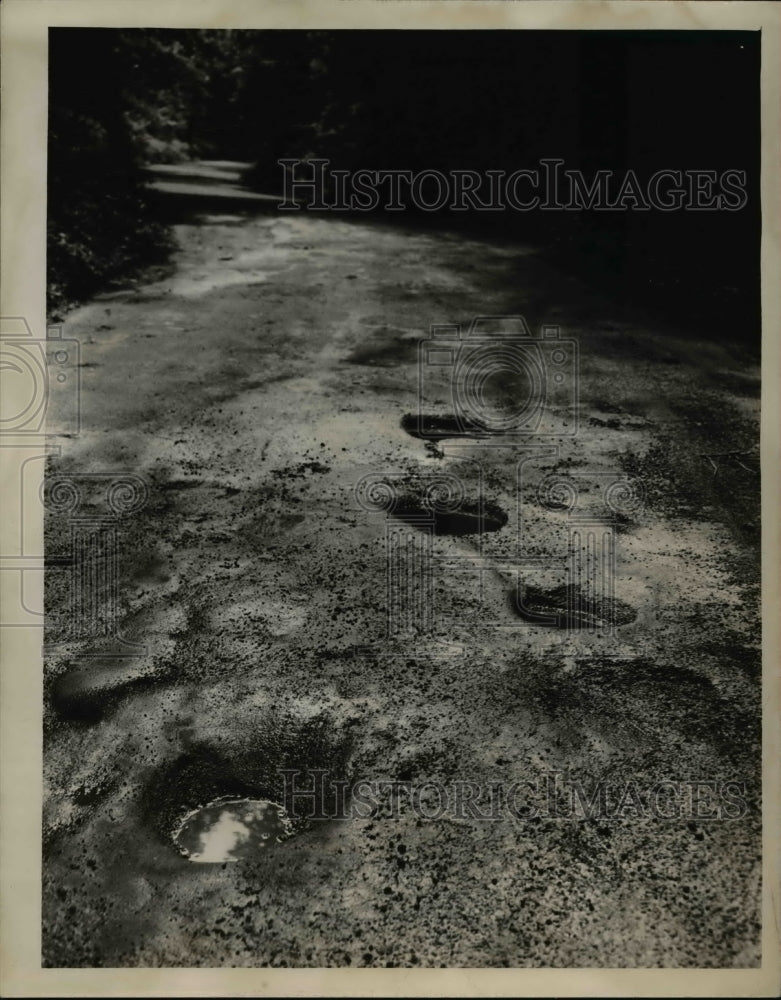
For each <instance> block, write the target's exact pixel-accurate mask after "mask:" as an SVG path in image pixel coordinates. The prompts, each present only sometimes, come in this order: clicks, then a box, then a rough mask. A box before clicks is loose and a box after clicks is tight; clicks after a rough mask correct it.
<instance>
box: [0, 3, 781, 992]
mask: <svg viewBox="0 0 781 1000" xmlns="http://www.w3.org/2000/svg"><path fill="white" fill-rule="evenodd" d="M64 6H65V7H66V8H67V6H68V4H64ZM108 6H110V5H108ZM262 6H263V5H262V4H261V5H259V7H262ZM346 6H350V7H351V9H355V8H356V7H361V6H363V5H362V4H353V5H346ZM366 6H367V7H368V6H377V5H369V4H367V5H366ZM379 6H381V7H382V8H383V11H384V17H383V19H382V20H381V21H380V22H378V24H380V25H381V26H378V27H366V26H358V27H350V28H348V27H341V26H338V25H339V24H340V23H341V22H339V21H338V20H335V21H334V25H335V26H330V25H327V26H319V25H318V24H317V23H316V22H313V25H307V24H306V23H304V24H302V25H300V26H297V27H285V26H280V24H279V23H277V22H275V23H274V26H273V27H254V28H253V27H247V26H245V25H244V24H242V23H241V22H238V21H237V23H236V25H235V26H231V25H230V24H228V23H224V24H223V23H222V22H220V26H218V27H215V26H214V25H215V24H216V23H218V22H217V21H213V20H209V19H208V18H204V22H203V26H201V27H185V26H180V27H177V26H175V25H174V24H171V25H169V26H153V25H152V24H150V25H149V26H135V27H133V26H125V25H124V24H123V23H122V22H121V21H120V22H119V23H117V24H111V23H110V22H106V23H103V22H102V21H101V20H100V18H99V17H96V18H95V21H94V23H93V22H88V21H85V22H83V23H74V24H68V25H62V24H56V25H51V26H49V27H48V29H47V33H46V112H45V113H46V151H45V157H46V159H45V167H44V165H43V164H42V165H41V169H42V170H43V169H45V191H46V205H45V234H44V233H43V232H40V233H38V234H37V235H36V236H35V239H36V240H38V241H39V242H40V244H41V254H42V267H43V249H42V248H43V242H44V240H45V297H46V303H45V326H44V327H43V328H40V325H38V326H36V323H35V322H33V320H32V317H31V315H21V314H20V311H19V310H16V311H14V310H13V309H12V310H10V311H9V310H8V309H7V308H6V307H5V305H4V308H3V313H2V339H1V340H0V348H1V349H2V355H3V364H2V368H3V372H2V375H3V379H4V381H5V380H6V379H7V380H8V382H9V383H11V382H15V383H16V386H17V388H18V387H19V386H20V385H22V383H24V385H27V386H29V387H30V388H29V389H28V390H27V392H26V395H25V393H22V394H21V396H19V395H12V396H9V397H8V399H7V405H4V406H3V414H2V420H3V423H2V440H0V447H2V446H3V445H6V446H7V448H6V449H5V450H4V454H3V458H4V461H6V463H8V462H10V461H13V462H15V463H16V464H15V465H14V466H13V468H12V472H13V474H14V475H15V476H16V479H15V480H14V496H15V497H16V500H15V501H14V503H15V504H16V507H17V508H18V513H19V516H20V519H21V520H20V528H19V539H18V541H16V542H14V545H15V548H14V547H13V546H11V548H12V549H13V551H11V550H10V549H9V553H8V555H9V558H8V559H5V556H6V552H4V554H3V555H4V561H3V563H2V568H3V569H4V570H5V571H6V572H4V573H3V574H2V575H3V577H4V583H5V585H6V586H7V590H6V593H10V594H11V595H12V599H11V600H5V599H4V600H5V605H6V606H5V609H4V613H3V614H4V618H3V624H4V625H6V624H8V625H9V628H8V630H7V632H12V631H14V632H15V633H16V634H20V631H19V630H20V629H24V628H27V629H30V630H32V629H37V630H38V634H39V637H38V642H39V647H40V649H41V657H42V667H41V673H40V675H39V680H38V682H37V688H36V690H37V695H36V698H37V699H38V701H39V713H40V724H39V727H38V732H32V734H31V737H30V739H31V740H37V739H39V738H40V740H41V741H42V753H41V757H40V760H39V764H38V769H39V770H40V771H41V773H42V791H41V803H40V810H39V811H38V812H37V816H38V819H37V823H38V825H39V828H40V836H41V842H40V865H41V869H40V883H39V885H38V888H37V890H36V892H37V894H38V896H37V899H39V901H40V904H39V909H38V911H37V912H38V914H39V917H38V919H39V925H38V926H39V934H40V967H41V969H42V970H61V971H62V970H77V969H78V970H96V969H100V970H115V971H116V970H143V969H157V970H166V969H178V970H182V969H186V970H204V969H220V970H226V971H227V970H234V969H235V970H240V969H244V970H278V969H282V970H318V969H319V970H421V972H422V971H423V970H460V969H470V970H502V969H503V970H550V969H556V970H577V969H585V970H588V969H592V970H593V969H599V970H624V969H627V970H715V971H718V970H739V971H742V972H743V973H744V974H746V975H749V974H751V973H752V972H753V973H758V972H760V971H762V970H763V969H764V970H766V969H767V968H768V963H772V962H775V961H777V959H776V958H774V957H773V956H774V954H775V952H776V951H777V949H778V928H777V926H776V928H775V930H774V931H772V928H769V927H768V925H767V917H765V919H764V921H763V909H762V905H763V800H764V798H766V796H767V785H766V786H765V795H764V796H763V766H762V762H763V618H764V619H765V627H766V628H767V621H766V619H767V616H768V603H767V594H765V595H764V596H765V604H764V607H765V614H764V616H763V576H762V568H763V554H764V558H765V560H766V561H767V558H768V553H769V551H771V550H769V548H768V547H769V546H770V545H771V544H772V545H774V544H775V543H776V542H777V531H776V528H773V527H770V528H769V527H768V524H767V520H766V521H765V522H764V523H763V508H762V490H763V485H764V484H765V483H766V479H767V476H768V469H767V467H766V466H765V463H764V460H762V461H761V453H760V423H761V419H762V416H763V415H762V410H763V408H764V407H765V405H766V402H767V400H768V398H769V395H770V389H772V390H773V391H775V389H776V384H775V382H774V383H773V384H772V386H769V384H768V383H767V382H766V381H765V378H766V377H767V376H765V378H763V368H762V364H763V354H765V353H766V350H767V348H766V345H767V342H768V338H769V337H770V338H771V339H774V340H777V338H778V330H777V329H773V330H770V331H769V332H768V312H767V306H766V304H765V302H766V300H765V299H763V295H765V294H766V293H767V289H766V283H767V281H768V274H767V272H766V271H765V272H764V274H763V270H762V261H763V258H762V256H761V253H762V252H763V251H762V246H763V245H762V236H763V232H764V233H767V232H768V231H770V229H772V228H773V227H776V228H775V230H774V231H775V232H776V234H777V232H778V230H777V224H778V219H777V218H772V217H769V215H768V211H767V207H766V205H763V195H762V192H763V187H762V185H763V177H766V172H767V171H768V170H769V169H772V170H775V169H776V164H775V163H770V162H768V161H767V159H766V158H765V157H764V156H763V152H762V149H763V147H762V141H763V119H762V87H761V80H762V79H764V78H763V77H762V76H761V74H762V72H763V71H765V72H766V67H765V63H764V62H763V59H764V55H763V42H762V38H763V31H762V30H759V29H758V28H757V27H756V26H754V25H752V24H750V23H749V24H747V25H746V26H745V27H743V26H739V27H721V28H718V29H714V28H713V27H706V26H704V25H701V24H699V25H698V23H697V19H696V17H695V16H694V15H693V16H692V18H691V19H690V23H688V24H687V26H686V27H680V25H679V26H675V27H667V26H665V25H666V23H667V22H666V21H665V20H664V18H660V22H659V24H660V26H659V27H654V28H649V27H647V26H644V22H643V21H642V19H641V20H640V21H639V25H638V24H637V23H634V24H633V23H632V21H631V18H629V17H628V18H627V19H623V20H622V19H620V18H617V19H616V23H615V24H614V25H613V26H612V27H611V28H610V30H607V29H604V28H600V27H598V26H597V27H594V28H589V29H586V28H577V27H575V28H573V27H568V26H567V25H566V23H565V22H562V21H560V20H559V21H557V20H556V18H555V17H554V14H555V8H556V6H557V5H556V4H548V5H544V6H545V9H546V11H549V13H550V16H549V17H548V18H547V19H546V18H545V17H542V18H541V20H540V23H539V26H536V27H519V28H496V27H491V26H490V25H491V23H492V22H490V21H489V22H488V23H487V24H486V25H482V24H480V23H478V22H477V20H475V19H474V17H470V16H469V15H468V14H464V16H463V18H462V20H461V21H460V22H458V23H455V22H454V23H453V25H452V26H449V25H448V23H447V22H446V21H445V20H440V21H438V22H437V23H436V25H433V24H429V23H428V22H427V21H426V20H425V19H424V18H423V17H416V9H417V8H416V5H414V4H406V5H402V4H398V5H393V4H390V3H389V4H383V5H379ZM422 6H425V7H426V9H427V10H428V9H429V8H430V7H432V6H441V7H445V6H447V5H445V4H442V5H422ZM453 6H454V7H458V8H459V10H460V9H461V8H468V7H469V8H473V9H474V10H473V13H474V15H475V16H476V13H477V9H478V8H483V9H485V10H486V11H487V12H489V13H490V9H493V10H494V11H498V9H499V8H504V7H508V8H509V7H513V6H521V7H522V6H523V5H512V4H508V5H482V4H474V5H471V4H463V5H453ZM562 6H563V5H562ZM583 6H584V7H585V6H588V5H583ZM613 6H615V7H616V8H620V9H621V10H624V9H626V8H628V7H632V6H636V7H638V8H644V9H647V7H648V5H643V4H638V5H632V4H625V5H621V4H618V5H613ZM653 6H655V7H657V8H660V9H661V10H662V11H664V10H665V9H669V8H672V7H675V6H676V5H673V4H667V3H660V4H656V5H653ZM685 6H688V7H691V8H696V7H697V6H698V5H697V4H690V5H685ZM701 6H702V7H703V8H709V7H711V6H715V5H709V4H702V5H701ZM721 6H722V7H726V8H734V7H738V6H740V5H738V4H726V5H721ZM744 6H746V7H756V6H759V7H762V6H763V5H751V4H748V5H744ZM766 6H767V5H766ZM162 7H165V4H164V3H163V4H162ZM391 7H395V8H396V9H397V11H398V17H399V22H398V24H394V22H393V15H392V14H391V12H390V8H391ZM402 18H403V19H404V20H403V22H402ZM130 23H131V22H128V24H130ZM671 23H677V22H671ZM777 27H778V26H777V25H776V27H775V29H772V30H777ZM763 171H764V173H763ZM775 176H776V180H777V174H776V175H775ZM777 278H778V275H777V274H776V275H775V276H773V277H771V278H770V280H771V282H772V283H773V284H774V286H775V285H777ZM43 280H44V272H43V271H42V274H41V281H42V282H43ZM40 287H41V293H43V284H41V286H40ZM43 308H44V307H43V302H42V301H41V316H43ZM763 323H764V331H763ZM763 333H764V338H765V339H764V342H763ZM763 343H764V345H765V346H764V347H763ZM775 356H776V357H777V355H775ZM764 360H765V363H767V356H765V358H764ZM773 376H774V377H776V381H777V372H774V373H773ZM19 398H22V399H23V403H22V405H21V406H19V405H17V400H18V399H19ZM760 401H762V406H760ZM768 405H773V406H774V405H775V403H772V404H768ZM765 426H767V425H765ZM764 433H765V432H763V434H764ZM762 440H763V442H765V443H766V441H767V438H766V437H763V439H762ZM22 446H25V447H27V446H29V447H31V448H32V449H33V451H31V452H29V454H28V452H24V456H25V457H24V459H22V455H23V452H22V451H21V450H19V449H20V448H21V447H22ZM14 449H16V450H14ZM776 450H777V449H776ZM763 454H766V452H763ZM770 475H771V478H773V477H775V478H777V469H773V468H771V470H770ZM9 495H10V493H9ZM764 513H765V518H766V519H767V518H768V511H767V508H765V512H764ZM772 518H775V519H776V520H777V519H778V511H777V510H775V511H774V512H773V513H772ZM772 518H771V519H772ZM36 519H38V521H39V522H40V524H41V525H42V536H41V540H40V542H38V543H35V542H34V541H33V540H32V539H33V537H34V534H33V532H34V528H35V524H36V523H37V522H36ZM36 545H37V547H36ZM38 549H40V552H39V551H38ZM776 557H777V553H775V554H774V555H773V559H774V560H776V561H777V559H776ZM14 573H15V574H16V575H15V576H13V578H12V576H11V574H14ZM765 586H767V583H766V584H765ZM12 604H13V606H11V605H12ZM13 626H16V629H14V628H13ZM3 631H4V632H6V629H4V630H3ZM768 634H769V633H767V632H765V646H766V647H767V636H768ZM767 664H768V657H767V652H766V654H765V671H766V672H767V670H768V666H767ZM29 669H33V668H32V667H30V668H29ZM772 669H773V670H774V671H775V670H777V662H776V664H775V667H773V668H772ZM766 683H767V675H766ZM766 698H767V695H766ZM776 708H777V706H775V705H774V704H773V705H771V706H770V711H771V712H775V710H776ZM767 710H768V709H767V708H766V711H767ZM772 790H773V791H774V792H775V791H777V789H775V786H773V789H772ZM36 809H38V806H37V805H36ZM767 823H768V818H767V815H766V816H765V834H766V835H767V830H768V827H767ZM766 849H767V848H766ZM773 850H776V848H773ZM765 860H766V859H765ZM764 888H765V890H766V891H767V890H768V889H770V890H772V884H771V885H769V886H768V883H767V878H765V881H764ZM36 906H38V902H37V901H36ZM763 927H764V932H765V936H764V938H763ZM771 931H772V933H771ZM768 934H770V937H769V938H768ZM763 942H764V945H763ZM768 942H769V943H770V949H771V951H772V952H773V954H769V953H768V951H767V949H768ZM367 981H368V980H367ZM411 981H414V979H413V980H411ZM748 981H749V980H748V979H747V980H746V982H748ZM57 982H58V980H57V979H56V978H53V979H52V980H51V983H55V984H56V983H57ZM128 982H131V983H132V980H128ZM519 982H520V980H519ZM710 982H711V983H717V982H718V980H715V979H712V980H710ZM734 982H738V980H737V979H736V980H734ZM776 985H777V984H776ZM56 988H57V987H56V986H55V987H52V989H56ZM131 988H132V987H131ZM631 989H633V990H635V995H644V994H643V992H642V989H643V988H642V985H640V984H639V981H638V985H637V986H635V987H632V988H631ZM714 989H715V991H716V992H718V986H715V987H714ZM9 995H11V994H9ZM13 995H22V994H13ZM48 995H55V994H54V993H51V994H48ZM137 995H143V993H139V994H137ZM178 995H185V994H184V993H182V994H178ZM224 995H227V994H224ZM256 995H257V994H256ZM387 995H390V994H387ZM393 995H400V994H393ZM464 995H466V993H465V994H464ZM539 995H541V994H539ZM570 995H574V993H572V994H570ZM625 995H630V993H629V992H627V993H626V994H625ZM658 995H661V994H658ZM711 995H713V994H711Z"/></svg>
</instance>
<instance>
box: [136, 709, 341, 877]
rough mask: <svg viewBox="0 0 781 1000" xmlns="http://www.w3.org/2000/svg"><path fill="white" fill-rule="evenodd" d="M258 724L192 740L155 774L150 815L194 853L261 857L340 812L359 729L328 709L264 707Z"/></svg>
mask: <svg viewBox="0 0 781 1000" xmlns="http://www.w3.org/2000/svg"><path fill="white" fill-rule="evenodd" d="M257 725H258V728H257V730H255V731H254V732H253V733H251V734H248V735H247V736H246V737H243V738H242V737H238V736H237V735H236V734H226V736H225V738H224V739H221V740H220V741H219V743H217V742H216V741H215V742H214V743H200V744H190V745H189V746H188V748H187V751H186V752H185V753H184V754H182V755H181V756H179V757H178V758H176V759H174V760H170V761H167V762H165V763H163V764H161V765H160V766H159V767H158V768H157V769H156V770H155V771H154V773H153V774H152V775H150V778H149V780H148V782H147V784H146V787H145V789H144V792H143V796H142V802H141V808H142V814H143V816H144V818H145V821H146V822H147V823H148V824H149V825H150V826H151V827H153V828H154V829H156V831H157V833H158V836H159V837H160V839H161V840H162V841H164V842H165V843H167V844H169V845H171V846H172V847H174V848H175V849H177V850H178V851H179V852H180V853H181V854H183V855H184V856H185V857H188V858H189V859H190V860H191V861H200V862H206V861H217V860H222V861H238V860H246V859H247V858H251V857H258V856H259V855H262V854H263V853H265V852H266V851H268V850H269V849H272V848H274V847H276V846H278V845H279V844H281V843H283V842H284V841H285V840H287V839H288V838H289V837H290V836H291V835H292V834H293V833H298V832H300V831H303V830H304V829H306V828H307V827H308V826H309V825H310V823H311V822H312V820H313V819H315V818H328V817H332V816H334V815H336V814H337V812H338V808H337V807H338V804H339V802H340V799H339V795H340V792H339V789H340V787H341V786H343V785H344V782H345V781H346V780H348V778H349V775H348V762H349V759H350V756H351V752H352V745H353V738H352V736H351V735H349V734H348V733H345V732H344V731H343V730H340V729H339V728H338V727H337V726H336V725H335V723H334V720H333V719H331V718H327V717H326V716H325V715H321V714H318V715H315V716H311V717H309V718H296V717H295V716H292V715H287V714H286V713H283V714H281V715H277V714H276V713H273V712H270V711H269V712H263V713H262V714H261V715H259V717H258V719H257Z"/></svg>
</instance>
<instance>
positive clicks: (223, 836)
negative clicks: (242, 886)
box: [173, 798, 293, 863]
mask: <svg viewBox="0 0 781 1000" xmlns="http://www.w3.org/2000/svg"><path fill="white" fill-rule="evenodd" d="M292 836H293V824H292V822H291V820H290V818H289V816H288V814H287V812H286V810H285V809H284V808H283V807H282V806H281V805H279V804H278V803H276V802H271V801H270V800H269V799H225V798H223V799H216V800H215V801H213V802H210V803H209V804H208V805H205V806H201V807H200V808H199V809H194V810H193V811H192V812H190V813H188V814H187V815H186V816H185V817H184V819H183V820H182V823H181V825H180V826H179V829H178V830H177V831H176V833H175V834H174V837H173V839H174V843H175V844H176V846H177V847H178V848H179V850H180V851H181V852H182V854H184V856H185V857H186V858H187V859H188V860H189V861H195V862H200V863H216V862H226V861H243V860H248V859H252V858H256V857H257V856H258V855H259V854H262V853H264V852H265V851H268V850H271V849H272V848H274V847H277V846H278V845H279V844H281V843H282V842H283V841H285V840H287V839H288V838H289V837H292Z"/></svg>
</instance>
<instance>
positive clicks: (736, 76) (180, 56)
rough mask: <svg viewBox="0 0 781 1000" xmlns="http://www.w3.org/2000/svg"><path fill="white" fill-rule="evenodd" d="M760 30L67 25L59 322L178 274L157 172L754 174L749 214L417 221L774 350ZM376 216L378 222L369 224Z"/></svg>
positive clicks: (56, 183)
mask: <svg viewBox="0 0 781 1000" xmlns="http://www.w3.org/2000/svg"><path fill="white" fill-rule="evenodd" d="M759 42H760V36H759V33H758V32H716V31H699V32H647V31H642V32H594V31H590V32H585V31H583V32H574V31H564V32H553V31H534V32H531V31H523V32H522V31H505V32H494V31H470V32H459V31H382V32H379V31H341V32H326V31H316V32H308V31H262V32H251V31H184V30H182V31H180V30H161V29H155V30H138V29H127V30H117V29H74V28H68V29H53V30H52V31H51V32H50V111H49V115H50V117H49V125H50V138H49V233H48V237H49V262H48V263H49V302H50V309H51V311H52V312H54V313H56V312H57V311H62V310H63V309H65V308H67V305H68V304H69V303H71V302H73V301H77V300H79V299H81V298H84V297H86V296H89V295H90V294H92V293H94V292H95V291H96V290H98V289H100V288H103V287H105V286H106V285H108V284H111V283H112V282H116V281H121V280H123V279H125V278H127V276H128V275H130V274H131V273H132V272H133V271H134V270H137V269H138V268H139V267H141V266H144V265H146V264H148V263H151V262H154V261H159V260H163V259H165V256H166V254H167V253H168V252H169V251H170V248H171V245H172V243H171V237H170V233H169V232H168V231H167V229H166V227H165V225H163V224H162V223H161V222H160V221H159V215H158V213H157V212H156V210H155V206H154V203H153V201H152V200H151V199H150V197H149V195H148V193H147V192H146V190H145V188H144V184H143V176H144V175H143V171H142V167H143V165H144V163H148V162H161V161H167V162H176V161H183V160H187V159H190V158H196V157H203V158H214V159H236V160H242V161H248V162H252V163H254V164H255V167H254V168H253V170H251V171H250V173H249V175H248V178H247V180H248V183H250V184H252V186H254V187H256V188H257V189H259V190H262V191H265V192H268V193H275V192H278V191H280V190H281V183H282V173H281V169H280V168H279V166H278V165H277V162H276V161H277V160H278V159H279V158H282V157H296V158H299V159H307V158H312V157H325V158H327V159H329V160H330V161H331V167H332V168H342V169H358V168H367V169H376V170H390V169H394V168H395V169H406V170H412V171H416V170H421V169H425V168H435V169H440V170H443V171H448V170H453V169H474V170H479V171H484V170H505V171H507V172H508V173H509V172H511V171H513V170H516V169H518V168H532V169H533V168H535V167H536V166H537V161H538V160H539V159H540V158H543V157H555V156H559V157H561V158H563V159H564V160H565V161H566V162H565V165H564V166H565V168H580V169H582V170H583V171H584V172H585V173H586V175H587V176H590V175H591V174H593V172H594V171H595V170H596V169H599V168H604V169H608V170H611V171H613V172H614V173H615V174H617V175H621V174H622V173H623V172H624V171H626V170H627V169H630V168H631V169H632V170H634V171H635V172H636V173H637V175H638V177H639V178H640V179H641V180H643V179H644V178H647V177H648V176H650V175H651V174H652V173H653V172H654V171H655V170H657V169H661V168H666V169H674V170H683V171H685V170H695V169H711V170H715V171H717V172H718V173H721V172H722V171H724V170H728V169H736V170H744V171H746V174H747V178H748V185H747V189H748V204H747V205H746V206H745V207H744V208H743V209H742V210H740V211H737V212H728V211H713V212H710V211H699V212H695V211H675V212H669V213H664V212H659V211H656V210H651V211H650V212H633V211H608V212H597V211H593V210H592V211H581V212H571V211H568V212H522V213H521V212H515V211H512V210H508V211H506V212H502V213H497V214H490V215H489V214H487V213H476V212H469V213H458V214H453V213H448V212H447V210H444V211H443V213H442V217H441V218H439V219H432V218H431V217H430V216H429V215H427V214H424V213H419V215H418V216H417V217H416V216H415V213H408V214H407V215H406V216H405V221H406V222H408V223H409V224H411V225H432V224H440V225H442V224H444V225H447V226H448V227H464V228H469V229H473V230H482V229H484V230H487V231H489V232H491V233H492V234H493V235H495V236H502V237H507V238H509V239H518V240H522V241H525V240H528V241H529V242H531V243H534V244H536V245H539V246H540V247H542V248H543V251H544V252H545V253H546V254H548V255H549V257H550V258H551V259H552V260H554V261H555V262H556V263H558V264H559V265H560V266H561V267H562V268H563V269H565V270H568V271H571V272H573V273H577V274H579V275H580V276H581V277H585V278H586V279H587V280H589V281H591V282H593V283H594V284H595V285H597V286H599V287H600V288H601V289H604V290H605V291H607V292H608V293H609V294H610V295H611V296H612V297H613V298H614V299H615V300H616V301H618V302H621V303H625V304H629V305H632V304H636V305H639V306H642V307H643V308H644V309H648V310H651V312H653V313H655V314H658V315H659V316H660V317H663V318H665V319H666V320H667V321H669V322H672V323H673V324H674V325H675V326H676V327H680V328H682V329H688V330H691V331H692V332H696V333H706V334H707V333H710V334H711V335H713V336H719V337H725V336H726V337H732V338H735V339H736V340H737V341H739V342H740V343H742V344H745V345H746V347H747V348H749V349H751V350H754V351H758V345H759V331H760V306H759V239H760V204H759V165H760V103H759V52H760V48H759ZM364 218H365V216H364Z"/></svg>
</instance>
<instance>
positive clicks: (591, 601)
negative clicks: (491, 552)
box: [511, 584, 637, 629]
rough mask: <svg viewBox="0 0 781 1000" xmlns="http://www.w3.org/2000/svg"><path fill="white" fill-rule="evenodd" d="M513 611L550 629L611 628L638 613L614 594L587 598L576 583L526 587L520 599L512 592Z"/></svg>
mask: <svg viewBox="0 0 781 1000" xmlns="http://www.w3.org/2000/svg"><path fill="white" fill-rule="evenodd" d="M511 601H512V604H513V608H514V610H515V611H516V613H517V614H518V615H519V616H520V617H521V618H523V619H524V621H528V622H530V623H531V624H536V625H548V626H550V627H553V628H563V629H564V628H566V629H579V628H610V627H616V626H619V625H628V624H629V623H630V622H633V621H634V620H635V619H636V618H637V612H636V611H635V609H634V608H633V607H632V606H631V605H630V604H627V603H626V601H622V600H620V599H619V598H617V597H589V596H588V595H587V594H584V593H583V591H582V590H580V589H579V588H578V587H577V586H576V585H575V584H563V585H562V586H560V587H554V588H553V589H552V590H538V589H537V588H535V587H527V588H526V590H525V591H524V594H523V598H522V599H519V596H518V594H517V592H515V591H513V593H512V594H511Z"/></svg>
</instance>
